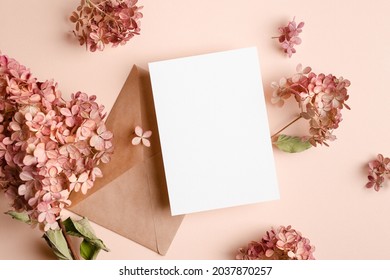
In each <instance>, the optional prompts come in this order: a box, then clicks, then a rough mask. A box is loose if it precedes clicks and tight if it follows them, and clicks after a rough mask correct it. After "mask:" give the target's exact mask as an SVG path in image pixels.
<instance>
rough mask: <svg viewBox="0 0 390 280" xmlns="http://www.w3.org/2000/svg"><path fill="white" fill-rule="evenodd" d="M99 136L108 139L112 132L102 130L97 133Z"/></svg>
mask: <svg viewBox="0 0 390 280" xmlns="http://www.w3.org/2000/svg"><path fill="white" fill-rule="evenodd" d="M99 135H100V137H101V138H103V139H104V140H109V139H111V138H112V136H113V135H112V132H111V131H104V132H103V133H101V134H99Z"/></svg>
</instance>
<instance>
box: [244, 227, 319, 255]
mask: <svg viewBox="0 0 390 280" xmlns="http://www.w3.org/2000/svg"><path fill="white" fill-rule="evenodd" d="M314 250H315V248H314V246H313V245H310V240H309V239H307V238H305V237H302V235H301V233H300V232H298V231H296V230H295V229H293V228H291V226H288V227H284V226H280V227H279V228H278V229H276V230H275V229H271V230H269V231H267V233H266V234H265V235H264V236H263V238H262V239H261V240H260V242H257V241H252V242H250V243H249V244H248V247H246V248H240V249H239V253H238V255H237V257H236V258H237V259H239V260H314V256H313V252H314Z"/></svg>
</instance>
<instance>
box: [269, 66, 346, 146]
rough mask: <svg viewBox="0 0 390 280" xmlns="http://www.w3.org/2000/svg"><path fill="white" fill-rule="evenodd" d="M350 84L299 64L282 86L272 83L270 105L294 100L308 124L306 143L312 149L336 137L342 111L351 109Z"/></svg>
mask: <svg viewBox="0 0 390 280" xmlns="http://www.w3.org/2000/svg"><path fill="white" fill-rule="evenodd" d="M350 85H351V83H350V81H349V80H347V79H344V78H343V77H339V78H337V77H336V76H334V75H332V74H328V75H325V74H322V73H321V74H318V75H317V74H315V73H314V72H312V71H311V68H310V67H306V68H303V67H302V65H301V64H298V66H297V68H296V73H295V74H294V75H293V76H292V77H289V78H284V77H283V78H282V79H281V80H280V81H279V83H276V82H273V83H272V84H271V86H272V87H273V88H274V91H273V93H272V98H271V102H272V103H273V104H277V105H279V106H282V105H283V104H284V100H286V99H288V98H290V97H291V96H294V98H295V100H296V101H297V103H298V106H299V108H300V116H299V118H301V117H302V118H304V119H307V120H308V121H309V124H310V129H309V133H310V135H307V136H304V137H303V140H305V141H309V142H310V144H311V145H313V146H316V145H317V144H324V145H326V146H328V143H327V141H333V140H335V139H336V137H335V136H334V135H333V130H334V129H336V128H338V127H339V123H340V122H341V121H342V115H341V110H342V109H343V108H344V107H345V108H347V109H350V107H349V106H348V105H347V104H346V103H345V102H346V101H347V100H348V98H349V95H348V90H347V88H348V87H349V86H350Z"/></svg>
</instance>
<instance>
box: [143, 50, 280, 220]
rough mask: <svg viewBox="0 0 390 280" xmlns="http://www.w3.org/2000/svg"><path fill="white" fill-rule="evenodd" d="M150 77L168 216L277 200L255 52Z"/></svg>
mask: <svg viewBox="0 0 390 280" xmlns="http://www.w3.org/2000/svg"><path fill="white" fill-rule="evenodd" d="M149 70H150V75H151V81H152V89H153V96H154V102H155V108H156V115H157V122H158V129H159V134H160V141H161V147H162V154H163V161H164V167H165V173H166V180H167V185H168V193H169V200H170V205H171V211H172V215H178V214H187V213H193V212H198V211H205V210H211V209H218V208H224V207H230V206H237V205H244V204H250V203H256V202H261V201H266V200H274V199H278V198H279V192H278V186H277V179H276V172H275V165H274V159H273V153H272V144H271V139H270V133H269V127H268V120H267V112H266V107H265V101H264V93H263V88H262V81H261V74H260V67H259V59H258V55H257V49H256V48H244V49H238V50H231V51H225V52H218V53H211V54H205V55H198V56H192V57H185V58H179V59H172V60H166V61H159V62H153V63H149Z"/></svg>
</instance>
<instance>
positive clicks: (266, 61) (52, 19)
mask: <svg viewBox="0 0 390 280" xmlns="http://www.w3.org/2000/svg"><path fill="white" fill-rule="evenodd" d="M140 3H141V4H142V5H144V6H145V7H144V9H143V13H144V18H143V20H142V30H141V36H138V37H135V38H134V39H132V40H131V41H130V42H129V43H128V44H127V45H126V46H122V47H118V48H116V49H112V48H107V49H106V50H105V51H104V52H97V53H90V52H86V51H85V49H84V48H83V47H79V46H78V43H77V42H76V41H75V39H74V38H73V37H72V34H71V32H70V30H71V29H72V25H71V24H70V23H69V22H68V21H67V17H68V16H69V14H70V13H71V11H72V10H73V9H74V8H75V7H76V6H77V4H78V1H76V0H74V1H52V0H39V1H38V0H30V1H23V5H21V2H20V1H4V0H2V1H1V10H2V13H1V14H2V15H1V17H0V26H1V27H0V38H1V41H0V50H1V51H2V52H3V53H4V54H7V55H8V56H10V57H14V58H15V59H17V60H18V61H19V62H20V63H22V64H24V65H26V66H27V67H29V68H30V69H31V70H32V72H33V74H34V75H35V76H36V77H38V78H39V79H40V80H45V79H51V78H53V79H55V80H56V81H57V82H58V83H59V87H60V89H61V90H62V92H63V94H64V95H65V97H68V96H70V94H71V93H72V92H76V91H78V90H80V91H84V92H87V93H89V94H96V95H97V96H98V101H99V102H101V103H103V104H105V105H106V107H107V109H108V110H109V109H111V107H112V105H113V103H114V101H115V98H116V96H117V94H118V93H119V91H120V89H121V87H122V85H123V83H124V81H125V79H126V77H127V75H128V73H129V71H130V67H131V66H132V65H133V64H138V65H139V66H141V67H144V68H146V67H147V63H148V62H151V61H156V60H162V59H170V58H177V57H182V56H189V55H196V54H203V53H209V52H214V51H222V50H228V49H235V48H241V47H248V46H257V48H258V51H259V56H260V64H261V70H262V74H263V77H262V79H263V83H264V86H265V94H266V98H267V110H268V115H269V123H270V128H271V132H275V131H277V130H278V129H279V128H281V127H282V126H284V125H285V124H286V123H287V122H289V121H290V120H291V119H292V118H294V117H295V115H296V114H297V112H298V110H297V107H296V104H294V102H293V101H292V102H289V103H288V104H287V106H285V107H283V108H278V107H276V106H273V105H271V104H270V103H269V96H270V94H271V92H272V91H271V88H270V87H269V85H270V83H271V82H272V81H274V80H278V79H279V78H280V77H282V76H283V75H290V74H292V73H293V72H294V70H295V66H296V65H297V64H298V63H300V62H301V63H302V64H303V65H305V66H306V65H310V66H311V67H312V68H313V71H314V72H316V73H320V72H324V73H325V74H327V73H332V74H334V75H336V76H340V75H342V76H343V77H345V78H348V79H350V81H351V82H352V85H351V87H350V90H349V93H350V100H349V102H348V104H349V105H350V107H351V108H352V110H351V111H345V112H343V117H344V120H343V122H342V123H341V125H340V128H339V129H337V130H336V131H335V134H336V135H337V137H338V140H336V141H335V142H332V143H330V144H331V147H330V148H326V147H318V148H312V149H310V150H308V151H306V152H304V153H300V154H286V153H282V152H280V151H278V150H274V155H275V161H276V169H277V174H278V180H279V187H280V194H281V199H280V200H279V201H274V202H267V203H259V204H255V205H249V206H243V207H235V208H229V209H223V210H217V211H210V212H204V213H198V214H191V215H187V216H186V217H185V219H184V222H183V224H182V226H181V227H180V229H179V231H178V233H177V235H176V238H175V240H174V241H173V243H172V246H171V248H170V250H169V252H168V254H167V255H166V256H165V257H162V256H159V255H157V254H156V253H154V252H152V251H150V250H148V249H146V248H144V247H142V246H140V245H138V244H136V243H134V242H132V241H130V240H127V239H125V238H123V237H121V236H118V235H116V234H114V233H112V232H110V231H109V230H106V229H104V228H101V227H99V226H95V227H94V228H95V230H96V232H97V235H98V236H99V237H100V238H101V239H103V240H104V241H105V243H106V244H107V246H108V247H109V248H110V249H111V252H110V253H101V254H100V256H99V259H234V257H235V254H236V249H237V248H239V247H241V246H244V245H246V244H247V243H248V242H249V241H250V240H255V239H259V238H260V237H261V236H262V235H263V233H264V232H265V231H266V230H268V229H269V228H270V227H271V226H278V225H289V224H291V225H292V226H293V227H294V228H296V229H298V230H300V231H301V232H302V234H303V235H304V236H306V237H308V238H309V239H310V240H311V242H312V243H313V244H314V245H315V246H316V251H315V254H314V255H315V257H316V258H317V259H389V258H390V253H389V252H390V242H389V238H390V221H389V219H388V217H387V214H388V213H389V212H390V203H389V201H390V188H389V187H390V184H388V187H387V188H384V189H382V190H381V191H380V192H379V193H376V192H375V191H373V190H368V189H365V188H364V185H365V183H366V176H367V174H366V173H367V172H366V163H367V162H368V161H369V160H371V159H372V158H373V157H375V156H376V154H377V153H379V152H381V153H383V154H385V155H387V156H390V149H389V140H390V132H389V129H388V116H389V105H390V94H389V90H388V81H389V69H390V56H389V55H388V49H389V45H390V39H389V38H390V34H389V33H390V31H389V29H388V27H389V23H388V14H387V13H388V11H389V10H390V2H389V1H386V0H381V1H374V2H373V1H352V0H348V1H346V0H344V1H335V0H330V1H326V2H323V1H312V0H310V1H309V0H307V1H281V0H278V1H258V0H243V1H226V0H225V1H222V0H213V1H208V0H199V1H182V0H165V1H152V0H141V1H140ZM293 16H296V18H297V20H298V21H300V20H303V21H305V23H306V25H305V27H304V29H303V32H302V35H301V38H302V40H303V43H302V45H300V46H298V47H297V54H295V55H294V56H293V57H292V58H291V59H288V58H286V57H285V56H284V55H283V54H282V53H281V51H280V50H279V49H278V44H277V41H276V40H271V39H270V38H271V37H272V36H275V35H277V34H278V31H277V28H278V27H279V26H280V25H283V24H285V23H287V21H288V20H290V19H292V17H293ZM304 131H305V126H304V125H302V126H301V125H300V124H298V125H296V126H293V127H291V129H289V130H288V131H286V132H289V133H291V134H299V133H303V132H304ZM241 133H242V132H240V131H239V130H238V129H237V137H239V136H240V135H241ZM249 137H250V135H249ZM7 209H8V207H7V202H6V201H5V198H4V196H3V195H1V196H0V212H5V211H6V210H7ZM118 214H119V213H118ZM124 218H125V217H124ZM48 258H53V255H52V254H51V252H50V250H49V249H48V248H47V246H46V244H45V243H44V241H43V240H42V239H41V232H39V231H38V230H30V229H29V227H28V226H26V225H24V224H22V223H19V222H17V221H13V220H11V219H10V218H9V217H8V216H6V215H0V259H48Z"/></svg>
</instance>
